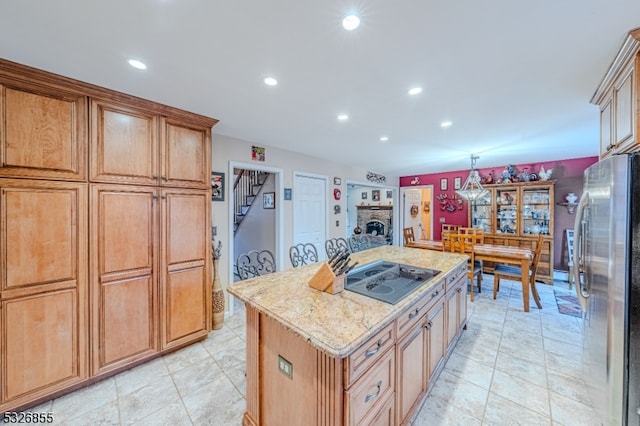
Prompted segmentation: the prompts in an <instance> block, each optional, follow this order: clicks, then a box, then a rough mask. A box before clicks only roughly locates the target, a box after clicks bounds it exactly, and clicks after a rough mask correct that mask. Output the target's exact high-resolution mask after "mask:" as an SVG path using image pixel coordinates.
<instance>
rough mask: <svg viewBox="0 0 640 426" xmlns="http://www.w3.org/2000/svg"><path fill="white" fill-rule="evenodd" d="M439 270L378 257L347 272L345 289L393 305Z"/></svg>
mask: <svg viewBox="0 0 640 426" xmlns="http://www.w3.org/2000/svg"><path fill="white" fill-rule="evenodd" d="M439 273H440V271H436V270H435V269H428V268H419V267H416V266H410V265H405V264H402V263H394V262H387V261H385V260H379V261H377V262H373V263H369V264H367V265H363V266H361V267H359V268H356V269H354V270H353V271H351V272H349V273H348V274H347V279H346V282H345V284H344V288H345V290H349V291H353V292H356V293H359V294H362V295H364V296H368V297H372V298H374V299H378V300H382V301H383V302H387V303H391V304H392V305H394V304H396V303H398V302H399V301H400V300H401V299H402V298H403V297H405V296H406V295H408V294H410V293H412V292H413V291H414V290H416V289H417V288H418V287H420V286H421V285H422V284H424V283H426V282H427V281H429V280H430V279H431V278H433V277H435V276H436V275H438V274H439Z"/></svg>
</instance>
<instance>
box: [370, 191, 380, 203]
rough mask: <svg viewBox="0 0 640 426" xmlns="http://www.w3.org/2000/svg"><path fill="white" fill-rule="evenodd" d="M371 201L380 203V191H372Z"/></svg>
mask: <svg viewBox="0 0 640 426" xmlns="http://www.w3.org/2000/svg"><path fill="white" fill-rule="evenodd" d="M371 200H372V201H380V190H379V189H374V190H372V191H371Z"/></svg>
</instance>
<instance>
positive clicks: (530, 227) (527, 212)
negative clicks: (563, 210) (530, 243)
mask: <svg viewBox="0 0 640 426" xmlns="http://www.w3.org/2000/svg"><path fill="white" fill-rule="evenodd" d="M552 202H553V200H551V194H550V190H549V188H522V224H521V225H520V226H521V228H520V229H521V230H522V233H523V234H524V235H538V234H543V235H551V233H552V232H553V229H552V228H551V219H552V214H553V213H552V210H551V205H552V204H551V203H552Z"/></svg>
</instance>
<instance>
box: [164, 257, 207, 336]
mask: <svg viewBox="0 0 640 426" xmlns="http://www.w3.org/2000/svg"><path fill="white" fill-rule="evenodd" d="M204 275H205V274H204V267H200V268H192V269H187V270H182V271H174V272H169V273H168V275H167V279H166V287H165V292H164V297H165V306H164V312H165V318H164V321H163V326H165V327H166V329H165V333H164V336H163V339H164V340H163V342H164V343H165V344H166V345H168V344H170V343H172V342H175V341H178V340H179V339H181V338H183V337H189V336H190V335H192V334H193V333H197V332H200V331H203V330H205V329H206V326H207V324H206V319H205V318H206V313H205V309H206V307H205V306H204V303H203V300H205V294H204V286H203V282H204Z"/></svg>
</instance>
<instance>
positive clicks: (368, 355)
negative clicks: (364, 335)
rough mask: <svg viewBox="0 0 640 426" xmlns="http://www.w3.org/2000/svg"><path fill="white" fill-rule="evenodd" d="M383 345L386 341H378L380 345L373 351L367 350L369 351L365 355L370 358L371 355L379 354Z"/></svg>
mask: <svg viewBox="0 0 640 426" xmlns="http://www.w3.org/2000/svg"><path fill="white" fill-rule="evenodd" d="M383 343H384V340H382V339H380V340H378V345H377V346H376V347H375V348H373V349H367V351H366V352H365V353H364V356H365V357H370V356H371V355H375V354H377V353H378V351H379V350H380V348H381V347H382V344H383Z"/></svg>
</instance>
